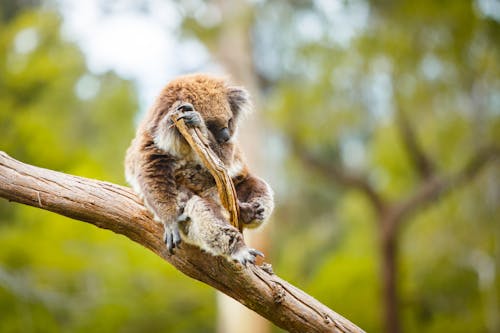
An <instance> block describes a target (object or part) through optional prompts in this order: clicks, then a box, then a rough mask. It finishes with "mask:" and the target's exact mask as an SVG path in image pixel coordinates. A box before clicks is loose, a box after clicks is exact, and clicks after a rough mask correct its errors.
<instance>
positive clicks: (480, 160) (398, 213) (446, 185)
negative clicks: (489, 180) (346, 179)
mask: <svg viewBox="0 0 500 333" xmlns="http://www.w3.org/2000/svg"><path fill="white" fill-rule="evenodd" d="M499 157H500V149H498V148H497V147H494V146H490V147H484V148H482V149H479V150H478V151H477V152H476V154H475V155H474V156H472V157H471V158H470V160H469V161H468V162H467V163H466V164H465V166H464V167H463V168H462V169H461V170H460V171H458V172H457V173H455V174H454V175H451V176H442V177H437V176H433V177H431V178H429V179H428V180H427V181H425V182H423V183H422V185H421V186H420V187H419V188H418V189H417V191H416V192H415V193H413V195H411V196H410V197H409V198H407V199H406V200H404V201H402V202H401V203H400V204H397V205H396V206H395V207H394V208H393V210H392V212H391V218H389V221H391V222H390V224H392V225H389V226H388V228H389V229H391V228H396V227H397V226H398V224H401V223H402V221H404V220H405V219H406V218H407V217H408V216H409V215H411V214H413V213H415V212H416V211H417V209H419V208H421V207H422V206H423V205H426V204H428V203H431V202H434V200H436V199H437V198H442V197H443V196H445V195H447V194H449V193H450V192H451V191H452V190H453V189H455V188H457V187H459V186H463V185H465V184H467V183H468V182H469V181H472V180H473V179H474V177H475V176H477V175H478V174H479V173H480V172H481V171H482V170H483V169H484V168H485V167H486V165H487V164H488V163H489V162H491V161H494V160H495V159H497V158H499Z"/></svg>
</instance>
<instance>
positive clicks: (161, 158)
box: [127, 142, 182, 252]
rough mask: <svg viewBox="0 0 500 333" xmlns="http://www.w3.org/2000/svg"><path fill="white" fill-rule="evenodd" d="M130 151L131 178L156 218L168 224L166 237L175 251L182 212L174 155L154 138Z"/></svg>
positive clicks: (128, 157)
mask: <svg viewBox="0 0 500 333" xmlns="http://www.w3.org/2000/svg"><path fill="white" fill-rule="evenodd" d="M128 155H129V156H127V164H128V165H127V180H128V182H129V183H130V184H131V185H132V187H133V188H134V190H135V192H136V193H138V194H139V196H140V197H141V198H142V199H143V201H144V205H145V206H146V207H147V208H148V210H149V211H150V212H152V213H153V215H154V219H155V220H156V221H157V222H160V223H163V224H164V226H165V234H164V240H165V243H166V244H167V248H168V249H169V251H170V252H172V250H173V248H175V247H176V246H178V245H179V243H180V242H181V238H180V235H179V227H178V220H177V218H178V216H179V215H180V214H181V213H182V212H181V209H180V208H179V207H178V203H177V186H176V183H175V178H174V176H173V163H174V160H173V157H171V156H170V155H168V154H165V153H164V152H162V151H161V150H159V149H158V148H156V147H155V146H154V144H153V143H152V142H151V143H147V144H145V145H143V148H142V149H141V150H140V151H137V152H135V153H134V152H128Z"/></svg>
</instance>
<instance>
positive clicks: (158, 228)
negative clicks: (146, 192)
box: [0, 152, 363, 332]
mask: <svg viewBox="0 0 500 333" xmlns="http://www.w3.org/2000/svg"><path fill="white" fill-rule="evenodd" d="M0 197H2V198H5V199H7V200H9V201H15V202H18V203H23V204H26V205H30V206H33V207H38V208H41V209H45V210H49V211H52V212H55V213H58V214H61V215H64V216H67V217H70V218H73V219H76V220H80V221H84V222H88V223H91V224H93V225H95V226H97V227H99V228H104V229H109V230H111V231H113V232H115V233H118V234H121V235H124V236H126V237H128V238H129V239H131V240H133V241H135V242H137V243H139V244H141V245H142V246H144V247H146V248H148V249H149V250H151V251H153V252H154V253H156V254H157V255H159V256H160V257H161V258H163V259H164V260H166V261H167V262H169V263H171V264H172V265H173V266H174V267H176V268H177V269H178V270H179V271H181V272H183V273H184V274H186V275H188V276H190V277H192V278H194V279H196V280H199V281H202V282H204V283H206V284H208V285H210V286H212V287H214V288H216V289H218V290H220V291H222V292H223V293H225V294H227V295H228V296H230V297H232V298H234V299H236V300H237V301H238V302H240V303H242V304H244V305H245V306H247V307H248V308H250V309H252V310H254V311H255V312H257V313H259V314H260V315H262V316H263V317H265V318H267V319H269V320H270V321H271V322H273V323H274V324H275V325H277V326H279V327H281V328H284V329H285V330H288V331H290V332H363V331H362V330H361V329H360V328H359V327H357V326H356V325H354V324H353V323H351V322H350V321H349V320H347V319H345V318H344V317H342V316H341V315H339V314H337V313H336V312H334V311H333V310H331V309H329V308H328V307H326V306H325V305H323V304H321V303H320V302H319V301H317V300H316V299H314V298H313V297H311V296H309V295H308V294H306V293H304V292H303V291H301V290H299V289H298V288H296V287H294V286H292V285H291V284H289V283H288V282H286V281H284V280H282V279H281V278H279V277H278V276H276V275H275V274H274V273H273V272H272V270H271V269H270V265H263V266H261V267H258V266H254V265H248V267H243V266H241V265H240V264H237V263H232V262H229V261H228V260H227V259H225V258H223V257H214V256H212V255H210V254H207V253H203V252H202V251H201V250H200V249H199V248H197V247H194V246H190V245H189V244H185V243H183V244H182V248H181V249H178V250H177V251H176V252H175V254H174V255H170V254H169V253H168V251H167V249H166V247H165V244H164V243H163V239H162V238H163V236H162V235H163V227H162V225H160V224H158V223H155V222H154V221H153V219H152V216H151V214H150V213H149V212H148V211H147V210H146V208H145V207H144V206H143V205H142V203H141V201H140V200H139V199H138V198H137V196H136V195H135V194H134V193H133V192H132V190H131V189H129V188H127V187H123V186H119V185H115V184H111V183H107V182H103V181H98V180H92V179H87V178H83V177H77V176H72V175H68V174H65V173H61V172H56V171H52V170H48V169H42V168H38V167H35V166H32V165H28V164H24V163H22V162H19V161H17V160H15V159H13V158H11V157H10V156H8V155H7V154H5V153H4V152H0Z"/></svg>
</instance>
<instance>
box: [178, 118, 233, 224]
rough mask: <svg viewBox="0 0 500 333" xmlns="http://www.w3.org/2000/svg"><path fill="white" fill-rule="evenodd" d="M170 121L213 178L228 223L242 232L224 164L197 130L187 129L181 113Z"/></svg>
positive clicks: (229, 179)
mask: <svg viewBox="0 0 500 333" xmlns="http://www.w3.org/2000/svg"><path fill="white" fill-rule="evenodd" d="M171 119H172V122H173V123H174V125H175V126H176V127H177V129H178V130H179V133H181V134H182V136H183V137H184V139H186V141H187V142H188V144H189V146H190V147H191V149H193V151H194V152H195V153H196V154H197V155H198V157H199V158H200V160H201V161H202V162H203V165H204V166H205V167H206V168H207V169H208V171H210V174H211V175H212V176H213V177H214V179H215V183H216V184H217V191H218V192H219V197H220V200H221V203H222V206H224V208H226V210H227V211H228V212H229V216H230V218H229V222H230V223H231V224H232V225H233V226H234V227H235V228H237V229H238V230H239V231H240V232H242V231H243V224H242V223H241V222H240V219H239V215H240V210H239V206H238V202H237V201H236V198H237V196H236V189H235V188H234V184H233V181H232V180H231V177H229V174H228V172H227V170H226V167H225V166H224V163H223V162H222V161H221V160H220V159H219V157H218V156H217V155H216V154H215V153H214V152H213V151H212V149H210V146H209V143H208V141H207V140H206V139H205V138H204V137H203V134H201V132H200V130H199V129H198V128H189V127H187V125H186V124H185V123H184V119H182V115H181V113H179V114H173V115H172V117H171Z"/></svg>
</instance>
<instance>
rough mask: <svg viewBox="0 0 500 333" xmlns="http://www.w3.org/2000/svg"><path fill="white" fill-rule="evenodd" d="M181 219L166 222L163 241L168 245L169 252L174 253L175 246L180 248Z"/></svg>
mask: <svg viewBox="0 0 500 333" xmlns="http://www.w3.org/2000/svg"><path fill="white" fill-rule="evenodd" d="M179 222H180V221H179V219H177V221H175V222H170V223H165V224H164V228H165V232H164V234H163V241H164V242H165V244H166V245H167V249H168V252H170V254H173V253H174V248H176V247H177V248H178V247H179V245H180V243H181V236H180V234H179Z"/></svg>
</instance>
